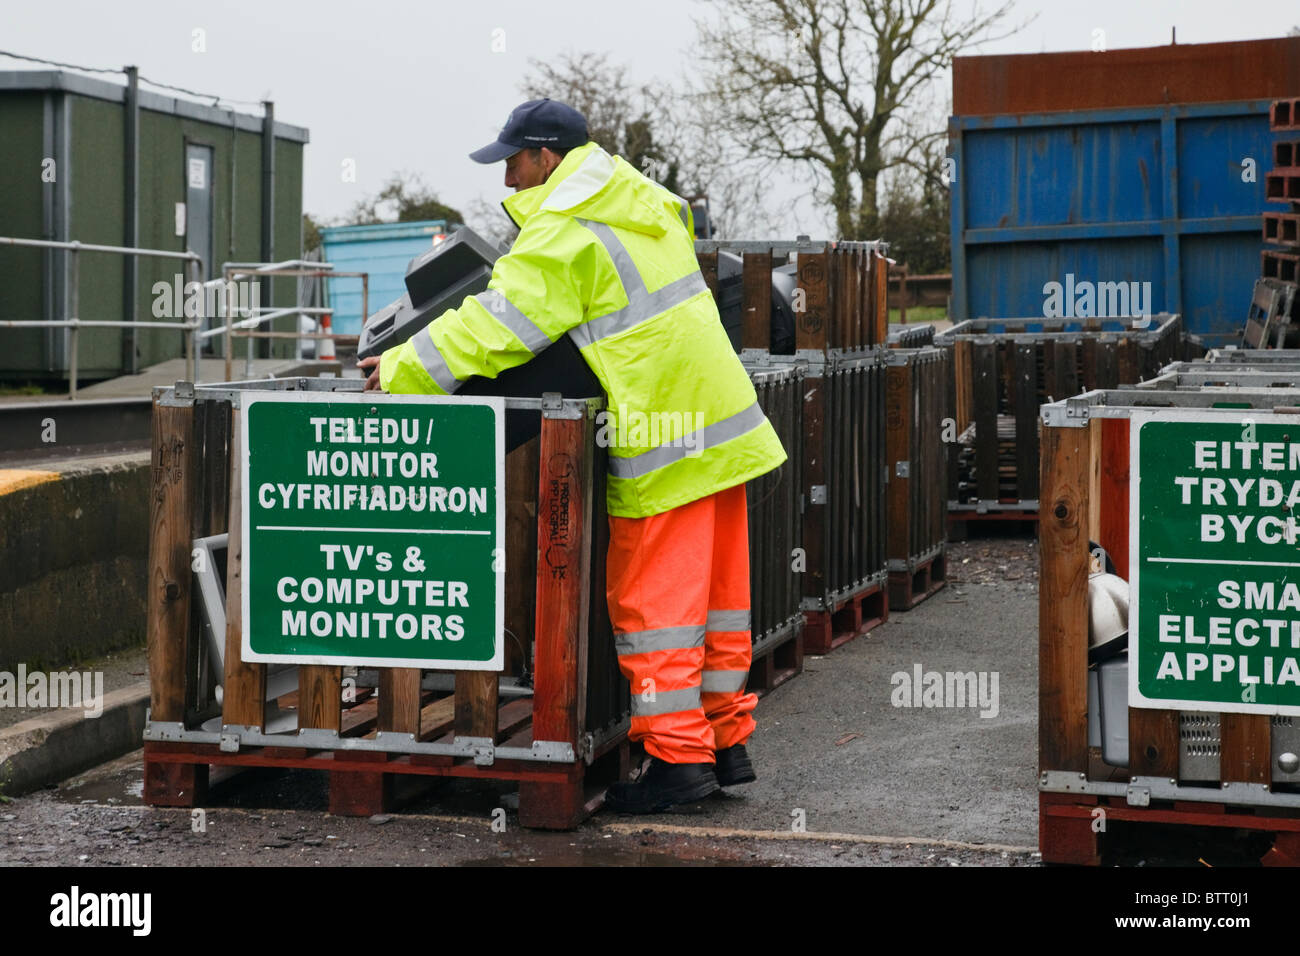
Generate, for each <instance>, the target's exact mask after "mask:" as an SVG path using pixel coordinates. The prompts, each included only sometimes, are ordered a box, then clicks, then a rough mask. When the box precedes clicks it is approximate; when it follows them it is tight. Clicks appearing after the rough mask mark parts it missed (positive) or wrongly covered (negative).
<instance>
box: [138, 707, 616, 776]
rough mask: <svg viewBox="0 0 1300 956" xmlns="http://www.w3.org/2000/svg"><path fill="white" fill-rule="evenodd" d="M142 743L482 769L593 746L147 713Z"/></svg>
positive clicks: (585, 741) (567, 759)
mask: <svg viewBox="0 0 1300 956" xmlns="http://www.w3.org/2000/svg"><path fill="white" fill-rule="evenodd" d="M144 739H145V740H151V741H170V742H183V743H191V744H217V745H218V746H219V747H220V749H221V751H222V752H223V753H239V751H240V750H241V749H242V748H244V747H305V748H307V749H309V750H339V751H347V750H366V751H375V752H379V753H388V754H432V755H436V756H443V757H471V758H473V760H474V763H475V764H476V765H478V766H483V767H490V766H492V764H493V763H494V762H495V761H497V760H526V761H534V762H543V763H574V762H575V761H577V760H578V759H579V758H582V759H584V760H586V761H587V762H588V763H590V762H591V761H592V759H593V755H594V751H595V744H594V741H593V738H592V735H591V734H584V735H583V736H582V737H581V738H580V739H579V743H578V749H577V752H576V754H575V751H574V747H573V745H572V744H570V743H563V742H559V741H550V740H539V741H534V743H533V744H532V746H531V747H498V746H496V745H495V744H494V742H493V740H492V738H490V737H455V738H453V740H452V742H451V743H450V744H443V743H434V742H433V741H420V740H417V739H416V737H415V734H411V733H404V732H401V731H382V730H381V731H379V732H377V733H376V734H375V736H374V737H373V738H370V739H367V738H364V737H341V736H339V734H338V732H337V731H334V730H326V729H323V728H319V727H304V728H301V729H299V730H298V731H297V732H296V733H292V732H291V733H280V734H264V733H262V728H261V727H255V726H244V725H243V724H223V725H222V727H221V730H220V731H205V730H188V729H186V727H185V725H184V724H182V723H180V722H170V721H150V720H149V719H148V712H147V711H146V715H145V727H144Z"/></svg>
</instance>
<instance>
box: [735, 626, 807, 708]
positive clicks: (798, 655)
mask: <svg viewBox="0 0 1300 956" xmlns="http://www.w3.org/2000/svg"><path fill="white" fill-rule="evenodd" d="M803 655H804V647H803V631H802V629H801V628H799V627H798V626H797V625H796V626H792V627H791V628H790V630H789V633H788V634H786V635H785V636H784V637H781V638H778V639H776V640H775V641H770V642H767V643H765V645H764V646H763V647H762V648H760V649H758V650H757V651H756V652H755V654H754V659H753V661H752V662H751V663H750V665H749V681H748V683H746V685H745V687H746V689H747V690H750V691H753V692H754V693H755V694H757V695H758V696H759V697H765V696H767V695H768V694H770V693H771V692H772V691H773V690H775V689H776V688H777V687H780V686H781V685H782V684H784V683H785V682H786V681H788V680H790V678H792V677H798V676H799V675H800V674H802V673H803Z"/></svg>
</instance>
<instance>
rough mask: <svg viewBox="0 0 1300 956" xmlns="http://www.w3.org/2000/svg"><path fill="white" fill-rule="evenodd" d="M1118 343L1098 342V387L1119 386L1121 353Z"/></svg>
mask: <svg viewBox="0 0 1300 956" xmlns="http://www.w3.org/2000/svg"><path fill="white" fill-rule="evenodd" d="M1117 349H1118V343H1115V342H1098V343H1097V387H1098V388H1118V387H1119V353H1118V352H1117Z"/></svg>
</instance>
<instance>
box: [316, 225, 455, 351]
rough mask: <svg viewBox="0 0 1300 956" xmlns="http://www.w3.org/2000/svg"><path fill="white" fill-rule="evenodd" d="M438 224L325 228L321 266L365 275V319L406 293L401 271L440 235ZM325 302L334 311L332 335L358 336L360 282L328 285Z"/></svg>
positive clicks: (442, 228) (341, 280)
mask: <svg viewBox="0 0 1300 956" xmlns="http://www.w3.org/2000/svg"><path fill="white" fill-rule="evenodd" d="M447 232H448V227H447V223H446V222H445V221H444V220H441V219H432V220H427V221H424V222H391V223H380V224H379V225H376V226H328V227H326V228H324V229H322V230H321V240H322V243H323V244H324V247H325V260H326V261H327V262H332V263H333V264H334V268H335V269H336V270H337V271H339V272H368V273H370V301H369V310H370V313H371V314H374V313H375V312H377V311H379V310H380V309H381V308H383V307H384V306H386V305H387V304H388V303H390V302H392V301H393V300H394V299H396V298H399V297H400V296H401V295H402V293H403V292H405V291H406V286H405V284H404V281H403V280H404V279H405V277H406V266H407V263H409V262H410V261H411V260H412V259H414V258H415V257H416V256H418V255H420V253H422V252H424V251H425V250H427V249H428V248H429V247H430V246H431V245H432V244H433V241H434V239H435V237H437V236H440V235H446V234H447ZM329 301H330V305H331V306H333V308H334V317H333V324H334V331H335V332H337V333H339V334H340V335H359V334H360V332H361V323H362V321H363V320H364V319H365V315H363V314H362V311H361V280H360V279H352V278H337V279H330V280H329Z"/></svg>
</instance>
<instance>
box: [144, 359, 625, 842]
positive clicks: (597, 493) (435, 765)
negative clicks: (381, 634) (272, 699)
mask: <svg viewBox="0 0 1300 956" xmlns="http://www.w3.org/2000/svg"><path fill="white" fill-rule="evenodd" d="M313 381H315V380H307V382H308V383H309V384H310V383H311V382H313ZM266 387H267V388H280V389H283V390H290V389H289V388H287V387H286V386H285V384H284V383H283V382H280V383H270V384H268V385H267V386H266ZM307 390H310V389H307ZM164 391H165V396H164V395H162V394H160V395H158V396H156V397H155V407H154V413H153V436H152V442H153V468H152V474H153V489H152V494H151V500H152V514H151V529H150V552H149V553H150V558H149V562H150V569H149V571H150V573H149V579H150V580H152V581H154V582H156V583H157V586H156V587H155V588H153V589H152V590H151V594H150V604H149V618H148V622H147V634H148V647H149V671H150V720H149V722H148V723H147V724H146V728H145V734H146V741H145V759H144V771H145V783H144V798H145V803H146V804H148V805H155V806H195V805H196V804H198V805H201V803H202V800H203V798H204V794H205V793H206V789H207V783H208V770H209V767H211V766H221V765H233V766H237V767H238V766H266V767H283V768H305V769H316V770H325V771H327V772H329V774H330V809H331V811H332V812H334V813H338V814H348V815H357V814H364V815H369V814H373V813H378V812H381V811H383V810H385V809H388V808H389V807H390V806H392V805H393V804H394V803H395V796H396V795H395V792H394V791H395V784H396V783H397V782H398V781H399V779H403V780H406V781H407V782H410V781H409V779H407V778H410V777H425V778H431V777H446V776H457V777H474V778H482V779H495V780H507V781H518V782H519V790H520V812H519V816H520V822H521V823H522V824H523V825H524V826H529V827H540V828H546V829H570V828H572V827H575V826H577V825H578V824H579V823H580V822H581V821H582V819H583V818H584V817H585V816H586V814H587V813H589V812H591V810H592V809H593V808H594V806H595V805H596V803H598V801H599V799H600V796H601V794H600V788H601V786H602V785H603V784H605V783H608V782H613V781H614V780H616V779H619V777H618V775H619V774H620V773H625V772H626V770H627V755H626V747H625V745H624V741H623V739H622V738H621V737H619V736H616V735H610V736H609V739H607V740H604V741H598V742H597V752H596V753H595V754H593V755H592V757H593V761H594V762H593V763H591V764H589V763H588V762H587V760H586V759H584V755H583V753H582V751H583V750H584V748H585V747H586V746H587V745H588V741H589V738H588V737H587V734H586V733H585V728H586V721H587V719H588V717H593V718H594V719H596V720H598V721H601V722H605V721H604V718H605V716H607V715H604V714H603V713H602V712H599V711H598V712H597V713H596V714H593V713H592V711H591V710H590V705H591V704H592V702H593V701H605V702H608V699H609V698H610V697H611V696H612V694H613V693H615V692H616V691H615V690H614V688H615V687H616V685H615V684H611V683H609V682H610V681H617V679H618V678H617V668H616V664H614V662H613V657H612V644H609V645H608V647H609V648H610V653H609V654H608V655H607V656H606V657H605V658H604V659H602V658H601V657H600V655H601V654H602V653H605V650H604V649H605V647H606V644H605V638H607V637H608V622H607V621H604V620H603V619H602V618H601V612H600V608H601V607H602V606H603V605H604V600H603V593H604V581H603V577H602V572H601V566H602V562H600V561H596V562H593V560H592V555H593V552H595V553H600V552H601V551H602V550H603V538H602V534H603V528H604V526H605V524H606V522H605V515H604V510H603V505H604V488H603V483H602V482H603V475H604V473H605V471H604V469H605V463H604V461H603V460H602V457H601V456H602V455H603V451H602V450H601V449H600V448H599V447H598V445H597V444H596V441H595V426H594V423H593V421H592V420H591V418H590V417H589V416H583V415H578V416H575V417H572V418H565V417H550V416H548V415H546V414H544V415H543V417H542V422H541V429H540V430H541V434H540V437H539V438H537V439H534V440H533V442H530V443H528V444H526V445H523V446H520V447H519V448H517V449H515V450H514V451H513V452H511V453H510V455H508V456H507V459H506V489H505V494H506V513H507V522H508V526H509V534H508V536H507V540H506V550H507V560H506V563H505V566H506V569H507V571H506V599H505V614H506V620H507V623H508V624H509V625H510V627H511V631H512V633H515V634H517V635H522V637H521V640H520V643H521V644H523V645H527V644H529V643H531V644H533V645H534V646H535V651H534V654H533V662H532V663H533V666H532V668H531V672H532V675H533V681H532V686H533V695H532V696H531V697H524V698H518V699H515V700H507V701H505V702H504V703H503V702H502V700H501V699H500V697H499V692H498V687H499V675H498V674H497V673H495V672H491V671H468V670H463V671H457V672H456V675H455V682H454V686H455V692H454V694H452V695H449V696H436V695H435V696H429V695H426V694H424V693H423V692H422V690H421V669H419V668H418V667H406V668H394V667H381V668H379V669H378V683H379V693H378V695H377V698H376V697H374V696H371V695H369V694H360V695H358V699H357V700H356V701H353V700H350V699H345V696H344V694H343V693H342V689H343V686H344V685H343V683H342V673H341V672H342V668H341V667H339V666H322V665H305V664H304V665H301V666H299V668H298V675H297V676H298V684H297V691H296V692H295V693H293V694H283V695H278V703H279V705H280V706H281V708H282V709H285V708H287V707H289V706H294V707H295V708H296V710H297V715H298V720H297V724H298V728H299V729H301V730H304V731H307V732H308V733H309V734H311V733H313V732H314V734H315V735H316V736H317V741H319V742H322V743H324V744H325V746H315V747H306V746H295V744H301V743H309V742H313V741H310V740H300V739H299V738H298V737H297V736H296V735H294V734H285V735H284V737H285V742H284V745H280V741H279V739H278V738H277V739H275V740H270V741H268V740H266V739H264V738H261V737H256V738H254V737H252V736H251V735H248V736H247V738H246V737H245V736H244V733H245V732H244V731H231V732H230V733H229V735H228V737H227V739H223V740H222V741H221V743H220V744H218V743H217V742H215V741H214V740H213V739H212V738H211V737H210V736H206V734H205V733H204V732H203V731H201V730H200V729H199V724H201V723H202V722H203V721H204V720H206V719H207V718H208V717H210V716H212V714H213V713H215V712H216V711H217V710H219V712H220V714H221V723H222V725H223V726H229V727H242V728H251V727H261V726H263V725H264V720H265V715H266V704H267V697H266V693H267V691H266V688H267V666H266V665H265V664H263V663H260V662H248V661H244V660H242V648H243V640H242V637H243V634H242V613H241V590H242V588H243V586H244V585H243V582H242V580H241V573H242V572H241V561H240V555H241V548H242V541H241V521H240V512H239V509H240V507H241V500H242V497H241V493H240V482H241V481H242V477H241V476H242V470H241V467H240V464H241V457H240V454H239V444H240V442H241V441H242V440H243V439H242V434H243V419H242V416H241V415H238V414H233V412H232V408H231V405H230V404H229V402H230V396H229V395H228V394H227V392H226V390H221V389H215V388H208V389H205V388H204V387H202V386H200V387H199V388H197V389H195V390H194V392H193V393H191V396H184V395H177V394H176V391H177V390H171V389H169V390H164ZM163 397H166V398H167V402H168V403H162V402H161V399H162V398H163ZM510 401H511V400H510V399H507V403H509V402H510ZM566 401H567V400H566ZM583 407H585V406H583ZM579 411H580V409H579ZM557 515H558V516H559V519H560V520H556V518H555V516H557ZM548 516H549V517H548ZM223 531H228V534H229V545H228V554H229V557H228V560H227V568H226V582H225V598H226V610H227V613H226V633H225V635H224V640H225V645H224V646H225V654H224V664H225V667H224V674H222V675H221V679H220V684H221V686H222V688H223V694H222V699H221V701H220V703H219V704H217V703H216V702H215V700H209V699H207V697H208V695H207V689H206V687H205V686H204V685H203V684H202V683H201V682H200V681H199V680H198V679H197V675H198V674H199V668H198V667H197V666H196V662H197V660H198V659H199V654H200V653H201V646H202V639H203V638H202V634H201V632H200V630H199V628H198V626H197V615H195V614H191V610H192V607H191V601H190V585H191V576H192V575H191V568H190V550H191V545H192V542H193V540H194V538H196V537H200V536H204V535H211V534H217V533H221V532H223ZM539 554H540V555H545V563H543V562H541V561H539V560H538V558H537V555H539ZM560 572H562V573H560ZM593 595H596V596H597V597H596V599H595V600H594V601H593V600H592V596H593ZM593 607H594V608H595V610H592V608H593ZM217 639H218V640H219V639H220V637H218V638H217ZM591 641H595V642H598V646H596V647H595V648H594V649H593V648H592V646H591ZM592 661H595V662H596V663H595V664H594V665H592V664H591V662H592ZM588 665H591V666H588ZM443 694H444V695H445V691H444V692H443ZM348 696H349V697H350V696H351V695H348ZM608 716H611V717H612V716H616V715H608ZM609 722H610V723H611V725H613V724H616V721H614V720H611V721H609ZM377 733H385V734H389V735H392V737H389V738H385V739H405V740H407V741H409V740H412V739H413V740H415V741H417V742H419V743H423V744H437V745H443V747H442V748H441V749H442V752H425V753H419V754H412V753H406V752H403V751H402V750H400V749H392V750H390V749H387V748H385V749H376V750H359V749H355V747H354V746H352V745H351V741H350V740H349V739H348V738H352V739H355V738H358V737H363V736H372V735H374V734H377ZM320 735H325V738H324V740H323V741H322V740H320ZM335 735H337V736H335ZM187 736H188V737H189V739H186V737H187ZM375 739H379V738H375ZM458 739H459V741H461V742H462V743H463V742H465V741H467V740H469V741H473V742H475V743H479V742H482V743H483V746H482V748H481V749H480V753H479V758H480V759H482V760H484V761H486V760H489V759H491V760H492V761H493V762H492V763H490V764H488V763H484V764H482V765H480V764H477V763H475V761H474V757H473V756H462V755H461V753H456V752H452V751H451V746H446V745H452V746H456V742H457V740H458ZM534 740H536V741H545V742H549V743H550V744H552V745H553V748H554V747H558V746H560V745H564V744H567V745H568V747H569V748H571V750H572V753H573V756H572V757H571V758H569V759H567V761H566V762H563V763H561V762H553V761H549V760H545V759H542V757H541V756H540V755H535V754H533V753H532V752H531V747H532V744H533V741H534ZM487 741H491V742H493V744H494V747H502V748H504V747H510V748H517V747H518V748H523V750H522V752H521V751H518V750H516V751H514V753H513V754H511V753H509V752H507V753H506V754H505V755H504V756H503V755H502V754H501V753H500V752H498V751H495V750H494V752H493V753H492V755H491V756H489V754H488V753H487V747H486V742H487ZM223 747H229V749H228V750H227V749H223ZM433 749H434V748H433V747H430V748H429V750H431V751H432V750H433ZM467 751H468V752H471V753H472V752H473V751H472V750H470V749H469V748H467ZM566 757H567V754H566Z"/></svg>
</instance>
